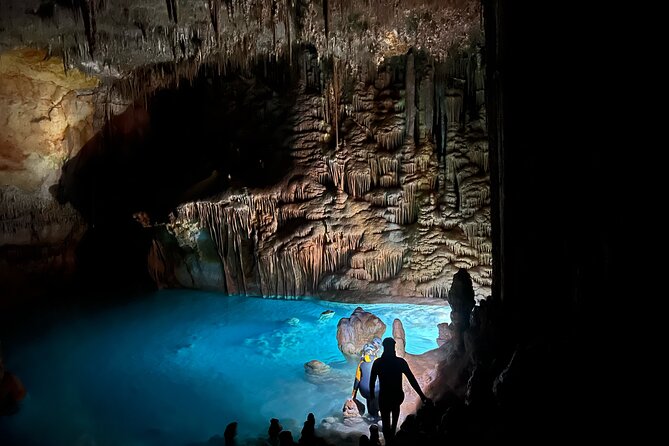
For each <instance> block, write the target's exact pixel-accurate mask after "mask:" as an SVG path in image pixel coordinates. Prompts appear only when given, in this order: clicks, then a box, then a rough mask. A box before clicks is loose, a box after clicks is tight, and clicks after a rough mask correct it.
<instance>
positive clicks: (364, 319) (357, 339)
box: [337, 307, 386, 358]
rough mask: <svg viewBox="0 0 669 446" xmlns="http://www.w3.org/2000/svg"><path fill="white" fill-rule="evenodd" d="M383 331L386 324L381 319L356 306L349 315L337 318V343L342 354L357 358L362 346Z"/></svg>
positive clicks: (379, 335)
mask: <svg viewBox="0 0 669 446" xmlns="http://www.w3.org/2000/svg"><path fill="white" fill-rule="evenodd" d="M385 331H386V324H384V323H383V321H382V320H381V319H379V318H378V317H376V316H375V315H373V314H372V313H369V312H367V311H365V310H363V309H362V307H358V308H356V309H355V310H354V311H353V313H352V314H351V316H350V317H348V318H342V319H340V320H339V323H338V324H337V345H338V346H339V350H340V351H341V352H342V353H343V354H344V355H346V356H352V357H356V358H358V357H359V356H360V352H361V351H362V347H363V346H364V345H365V344H367V343H368V342H371V341H372V340H373V339H374V338H380V337H382V336H383V333H385Z"/></svg>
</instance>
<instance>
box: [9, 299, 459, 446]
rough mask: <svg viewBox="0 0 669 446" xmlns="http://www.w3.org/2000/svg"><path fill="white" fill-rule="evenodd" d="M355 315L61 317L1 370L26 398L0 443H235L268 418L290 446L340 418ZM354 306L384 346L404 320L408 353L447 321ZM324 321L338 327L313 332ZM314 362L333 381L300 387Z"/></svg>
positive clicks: (221, 309) (278, 308)
mask: <svg viewBox="0 0 669 446" xmlns="http://www.w3.org/2000/svg"><path fill="white" fill-rule="evenodd" d="M356 306H358V305H357V304H342V303H334V302H326V301H319V300H300V301H296V300H273V299H260V298H245V297H230V296H221V295H220V294H215V293H206V292H195V291H161V292H158V293H155V294H153V295H150V296H147V297H146V298H145V299H141V300H138V301H134V302H132V303H128V304H125V305H123V306H122V307H116V308H113V309H105V310H100V311H98V312H96V313H95V314H92V315H87V317H86V318H82V317H81V316H80V315H79V316H71V317H69V318H62V317H61V319H60V320H59V322H58V324H57V325H56V326H54V327H53V328H51V329H50V330H49V331H48V333H46V334H45V335H42V336H40V337H39V338H38V339H32V340H28V339H29V338H26V340H24V341H22V343H21V344H20V345H16V344H14V345H12V355H11V357H10V358H7V359H8V360H7V363H8V364H7V365H8V368H9V369H11V370H13V371H14V372H15V373H16V374H17V375H19V377H20V378H21V379H22V380H23V382H24V384H25V385H26V388H27V389H28V392H29V395H28V397H27V398H26V400H24V402H23V407H22V409H21V411H20V412H19V413H18V414H17V415H15V416H13V417H3V418H0V432H4V433H0V443H3V441H4V442H8V441H12V442H16V443H18V444H24V445H45V446H47V445H94V444H95V445H97V446H103V445H161V446H163V445H188V444H198V443H204V442H206V441H207V439H208V438H210V437H211V436H213V435H216V434H219V435H222V434H223V431H224V429H225V426H226V425H227V424H228V423H229V422H231V421H238V422H239V429H238V433H239V438H240V439H243V438H250V437H264V436H265V435H266V432H267V427H268V426H269V419H270V418H272V417H276V418H279V419H280V420H281V423H282V425H283V427H284V429H290V430H292V431H293V435H294V438H295V440H297V439H298V438H299V431H300V429H301V426H302V423H303V422H304V419H305V418H306V415H307V413H309V412H313V413H314V414H315V416H316V419H317V421H319V420H321V419H322V418H324V417H327V416H340V410H341V406H342V404H343V402H344V401H345V399H346V398H347V397H348V396H349V395H350V392H351V386H352V384H353V376H354V369H355V365H354V364H351V363H347V362H346V361H345V360H344V358H343V356H342V354H341V353H340V352H339V350H338V348H337V340H336V331H337V323H338V321H339V319H341V318H342V317H348V316H350V314H351V313H352V312H353V310H354V309H355V307H356ZM360 306H362V307H363V308H364V309H365V310H367V311H370V312H372V313H374V314H376V315H377V316H379V317H380V318H381V319H382V320H383V321H384V322H385V323H386V325H387V327H388V329H387V332H386V336H390V335H391V328H392V321H393V319H394V318H396V317H399V318H400V319H401V320H402V322H403V324H404V328H405V330H406V336H407V351H408V352H410V353H422V352H425V351H427V350H430V349H433V348H436V347H437V344H436V338H437V335H438V331H437V327H436V325H437V324H438V323H440V322H448V321H450V308H449V307H444V306H424V305H408V304H401V305H389V304H360ZM325 310H333V311H334V312H335V314H334V316H333V317H332V318H331V319H328V320H325V321H319V316H320V315H321V313H322V312H323V311H325ZM292 318H297V319H298V320H299V322H297V321H296V320H295V319H292ZM291 319H292V320H291ZM19 342H21V341H19ZM312 359H318V360H320V361H323V362H325V363H327V364H328V365H330V366H332V370H331V373H330V374H329V375H328V376H327V377H326V378H323V379H319V380H314V379H309V378H307V376H306V375H305V372H304V363H305V362H307V361H309V360H312ZM3 438H4V439H3ZM3 444H5V443H3Z"/></svg>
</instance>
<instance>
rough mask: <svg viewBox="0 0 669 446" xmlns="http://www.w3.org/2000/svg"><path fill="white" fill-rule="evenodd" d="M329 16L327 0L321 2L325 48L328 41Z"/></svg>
mask: <svg viewBox="0 0 669 446" xmlns="http://www.w3.org/2000/svg"><path fill="white" fill-rule="evenodd" d="M329 16H330V3H329V2H328V0H323V25H324V27H325V42H326V46H328V47H329V41H330V37H329V36H328V35H329V30H330V26H329V18H330V17H329Z"/></svg>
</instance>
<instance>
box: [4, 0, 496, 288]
mask: <svg viewBox="0 0 669 446" xmlns="http://www.w3.org/2000/svg"><path fill="white" fill-rule="evenodd" d="M400 3H403V4H400ZM400 3H398V2H395V1H394V0H393V1H391V0H381V1H379V2H377V3H376V4H374V5H371V4H360V5H358V4H354V3H353V2H348V1H344V0H341V1H339V0H330V1H316V2H305V1H297V2H286V3H284V2H273V1H270V0H248V1H237V0H234V1H231V2H226V4H225V5H221V4H220V2H207V3H206V4H205V3H202V4H200V3H198V4H195V3H188V2H185V3H184V2H168V6H167V7H166V4H165V2H159V1H157V0H150V1H147V2H142V3H141V4H135V3H132V2H125V1H123V0H107V1H105V2H97V3H96V4H95V5H92V3H91V2H76V3H70V2H54V1H42V2H37V1H32V2H27V3H26V2H23V1H19V0H8V1H7V2H2V4H1V5H0V51H1V50H3V49H8V48H11V47H14V46H15V45H16V44H18V43H22V44H26V42H28V43H29V44H30V45H32V46H33V47H40V48H44V50H43V51H42V52H41V53H39V55H38V56H36V55H35V54H36V53H35V54H32V53H30V52H29V51H28V52H26V51H24V52H21V53H20V57H19V56H16V55H12V54H15V53H7V52H4V53H2V57H0V60H2V61H3V62H2V63H3V64H4V63H7V62H6V61H8V60H9V61H10V65H12V66H14V65H17V64H19V62H20V63H23V64H24V65H26V66H27V67H28V68H27V69H26V70H24V71H25V72H29V71H31V70H32V71H31V72H33V73H43V72H44V71H45V70H47V71H48V70H52V69H53V67H55V66H57V67H58V68H59V74H58V76H61V77H62V78H67V79H68V82H70V83H73V82H74V83H76V82H75V80H76V79H80V78H81V79H86V80H85V82H84V81H83V80H82V82H84V83H83V84H81V85H80V84H77V86H74V84H72V85H70V86H68V88H69V89H68V88H60V89H56V90H54V91H53V92H51V93H49V92H47V93H48V94H47V96H49V97H48V98H45V100H44V101H41V99H39V98H35V99H36V100H33V99H32V96H31V97H27V96H25V97H24V96H22V95H21V94H19V93H17V91H19V90H20V89H21V86H20V85H18V84H17V85H15V84H14V80H12V83H11V84H5V83H3V86H4V85H8V87H7V88H8V90H7V96H6V98H7V99H5V100H6V101H8V102H11V103H12V104H14V105H12V107H14V108H6V110H9V114H8V116H9V117H15V116H18V115H19V113H21V114H22V115H27V116H28V117H29V120H30V126H29V127H26V126H25V125H23V124H21V125H18V124H16V122H18V121H16V120H15V119H14V118H12V121H11V122H9V121H7V122H8V125H6V126H4V128H3V131H4V133H6V134H7V135H9V136H8V137H7V138H5V139H7V141H8V142H7V143H5V142H3V141H4V139H3V140H2V141H0V144H4V145H3V146H2V159H3V162H4V163H5V164H6V166H4V167H3V166H0V169H2V170H1V172H2V173H3V180H6V181H3V185H5V186H6V189H3V191H2V194H3V195H2V206H1V209H0V212H2V213H3V214H2V215H6V216H7V218H5V219H3V225H4V226H5V227H3V229H2V233H0V237H2V240H6V243H5V244H3V245H2V246H0V249H4V250H5V251H6V252H3V254H5V255H3V259H2V260H3V265H4V264H5V263H6V264H7V265H9V264H10V263H11V262H9V261H5V258H10V257H12V258H13V259H17V258H19V257H21V258H31V259H32V258H34V257H36V255H35V253H34V252H33V254H31V255H28V254H29V252H28V251H30V250H33V251H34V250H36V249H39V252H40V254H42V257H45V256H46V257H47V258H50V259H53V261H47V265H44V264H40V268H46V269H54V266H55V265H58V264H63V263H65V264H68V265H69V264H72V263H73V260H72V259H73V258H74V254H73V251H74V248H75V247H76V245H77V241H78V239H79V238H80V237H81V232H83V230H84V228H85V227H86V226H85V224H84V223H88V225H89V230H88V233H87V234H88V235H90V236H91V237H89V239H93V240H94V241H97V244H95V243H93V244H91V246H89V247H88V248H87V249H88V250H80V251H79V255H85V254H86V253H89V254H90V253H91V252H94V253H99V254H97V255H98V257H96V258H95V259H94V260H95V261H91V259H87V260H83V261H82V264H83V265H87V266H91V265H97V264H100V266H99V268H101V269H107V270H109V271H113V269H114V265H118V264H119V263H121V264H124V265H125V263H124V262H120V260H119V259H120V257H121V254H120V253H112V252H105V251H114V250H115V249H119V248H118V246H119V245H120V243H115V242H116V241H122V240H130V239H133V240H134V239H135V238H136V243H135V242H134V241H133V242H128V246H124V249H126V250H130V246H138V248H136V252H134V253H132V254H130V253H128V254H127V255H136V256H138V257H141V260H134V261H133V262H136V264H137V265H139V264H140V263H141V262H143V263H144V265H142V266H143V267H144V270H148V272H149V274H150V276H151V278H152V279H153V281H154V282H155V283H156V284H157V285H158V286H159V287H190V288H204V289H214V290H219V291H223V292H227V293H230V294H247V295H263V296H301V295H318V296H323V297H331V296H343V295H350V296H351V297H352V298H353V299H359V298H364V297H365V296H367V295H374V296H382V297H386V298H389V297H394V296H403V297H411V296H426V297H444V296H446V295H447V293H448V288H449V285H450V282H451V279H452V277H453V275H454V274H455V272H456V271H457V270H458V269H459V268H466V269H467V270H468V271H469V273H470V275H471V276H472V279H473V283H474V289H475V293H476V294H477V296H478V297H483V296H487V295H489V294H490V285H491V271H492V270H491V265H492V258H491V253H492V249H491V246H492V244H491V241H490V206H489V195H490V193H489V190H490V189H489V173H488V148H487V133H486V110H485V106H484V100H483V99H484V92H485V90H484V87H485V85H484V82H483V72H484V68H485V66H484V60H483V57H482V54H481V45H482V42H483V40H482V34H481V30H480V22H479V18H480V5H478V3H477V2H474V1H467V0H457V1H456V0H454V1H448V2H447V3H446V4H443V2H436V0H406V1H405V2H400ZM437 4H439V6H440V7H439V8H434V6H435V5H437ZM170 5H171V6H170ZM370 11H371V12H372V13H371V14H370ZM370 50H371V51H370ZM31 54H32V55H31ZM7 55H10V56H7ZM17 57H18V58H17ZM40 58H42V61H40V60H39V59H40ZM17 60H18V61H19V62H16V61H17ZM12 61H13V62H12ZM47 66H48V67H51V68H48V69H47V68H45V67H47ZM78 70H83V71H84V72H86V73H87V74H89V75H94V76H96V79H94V80H90V79H91V78H86V77H85V76H83V75H81V74H80V72H79V71H78ZM0 75H1V73H0ZM39 76H42V74H40V75H39ZM39 76H37V77H39ZM82 76H83V77H82ZM13 79H14V78H13ZM16 79H20V78H16ZM77 82H78V81H77ZM86 82H88V83H86ZM40 88H41V87H40ZM45 88H46V87H45ZM188 88H190V89H191V90H187V89H188ZM24 90H25V91H26V92H30V91H32V90H35V89H34V88H33V89H32V90H31V89H24ZM3 91H4V90H3ZM45 91H46V90H45ZM179 91H191V92H194V93H196V94H193V95H186V96H188V97H197V98H206V99H203V100H209V101H210V102H211V103H210V104H209V105H208V107H211V108H210V109H208V110H209V111H211V110H214V109H215V108H216V107H217V109H218V110H223V111H221V112H220V113H209V114H208V115H207V114H204V115H203V116H202V119H201V121H202V125H203V126H205V127H208V128H209V129H217V128H219V127H221V131H220V132H219V134H215V133H213V132H212V130H209V132H212V133H211V136H212V138H204V137H202V136H199V135H200V131H199V130H197V129H194V128H193V127H188V126H187V125H186V124H184V123H187V122H190V123H191V124H192V122H193V121H197V119H194V118H192V116H193V115H194V114H195V113H197V112H198V110H199V109H200V108H201V105H202V104H200V103H197V102H193V101H191V102H188V104H187V105H186V106H184V107H183V108H182V107H175V105H174V103H171V102H169V101H167V102H161V101H164V99H165V98H166V97H169V95H170V94H171V92H179ZM1 94H4V93H2V92H0V96H1ZM30 94H32V93H30ZM0 100H1V98H0ZM15 104H23V105H19V106H18V107H24V108H25V107H28V108H30V107H33V108H32V109H26V110H23V109H21V110H18V109H16V105H15ZM25 104H41V105H39V106H36V107H34V106H31V105H25ZM170 107H171V108H170ZM202 108H203V109H204V108H205V107H202ZM166 110H168V111H166ZM180 114H181V115H183V116H182V117H181V118H180V117H179V116H181V115H180ZM165 116H167V117H166V118H165ZM247 118H248V119H247ZM7 119H9V118H7ZM161 119H163V121H161ZM156 122H163V124H162V125H163V128H161V129H158V128H157V127H156ZM15 124H16V125H15ZM182 125H183V126H184V127H183V128H182V127H181V126H182ZM189 125H190V124H189ZM17 126H18V127H17ZM21 126H22V127H21ZM19 127H20V128H19ZM28 128H29V130H30V132H32V133H31V136H30V138H27V137H26V135H27V133H26V129H28ZM199 128H200V127H198V129H199ZM7 130H9V132H7ZM259 130H260V131H259ZM98 131H100V133H96V132H98ZM40 132H41V133H40ZM180 132H181V133H180ZM188 132H191V133H188ZM160 133H163V134H162V135H161V134H160ZM261 134H263V135H267V136H266V139H262V137H261V136H260V135H261ZM13 135H14V136H13ZM21 135H23V136H21ZM184 135H185V136H184ZM5 136H6V135H5ZM152 138H153V139H152ZM212 139H213V140H214V142H213V145H211V146H210V143H209V141H210V140H212ZM175 141H176V142H175ZM43 142H47V143H48V144H46V145H45V144H42V143H43ZM170 144H178V145H174V148H168V147H166V146H167V145H170ZM84 145H85V146H86V150H81V149H82V146H84ZM45 147H49V150H48V154H49V155H48V156H46V155H44V153H45V152H44V148H45ZM203 147H204V148H203ZM161 149H162V150H161ZM56 158H57V159H56ZM17 160H23V161H17ZM40 160H42V161H40ZM47 161H48V163H47ZM21 162H23V163H24V164H25V163H28V164H29V165H30V166H32V167H30V168H29V169H33V170H34V172H33V173H31V174H30V175H26V173H25V171H23V170H21V169H22V168H20V167H17V166H19V164H20V163H21ZM17 163H19V164H17ZM28 164H26V166H27V165H28ZM47 164H48V165H49V166H51V167H49V168H48V169H47V170H48V172H47V171H46V170H44V166H45V165H47ZM127 166H131V168H126V167H127ZM35 169H36V170H35ZM170 169H172V170H170ZM61 171H62V175H61V176H60V178H58V176H59V175H60V174H61ZM119 171H123V172H124V174H123V175H119V174H118V172H119ZM251 177H253V178H255V179H256V180H257V179H258V178H262V179H264V181H255V180H254V181H251V179H250V178H251ZM31 182H32V184H37V183H39V185H40V186H39V190H40V191H41V192H40V193H37V192H35V190H36V189H32V191H31V190H30V188H28V189H25V190H23V191H21V190H19V191H18V192H17V189H16V188H18V189H21V187H24V188H25V186H26V184H28V183H31ZM5 186H3V187H5ZM31 187H33V186H31ZM49 189H51V192H52V194H53V195H55V196H56V197H57V198H58V200H59V201H60V202H62V203H69V204H70V205H72V206H73V207H74V208H75V209H76V211H75V210H73V209H72V208H71V207H67V205H61V204H57V205H56V204H54V202H53V199H52V198H51V194H49V195H47V194H46V193H45V191H48V190H49ZM26 191H27V192H26ZM26 193H27V194H29V195H30V196H29V197H28V198H26V197H25V194H26ZM22 194H23V195H22ZM37 197H39V198H37ZM24 202H30V204H29V205H26V206H23V205H22V204H20V203H24ZM16 203H19V204H16ZM49 206H57V211H54V210H51V208H49ZM23 208H25V209H23ZM22 209H23V210H22ZM34 209H40V210H44V209H46V212H39V213H35V212H33V211H31V210H34ZM17 212H19V213H22V215H23V216H21V217H19V216H17V215H15V214H16V213H17ZM31 212H33V213H32V214H31ZM170 213H171V216H172V218H169V217H168V214H170ZM30 215H38V216H37V217H34V218H33V217H30ZM55 215H58V217H57V220H54V218H56V217H54V216H55ZM134 215H142V216H143V218H142V219H141V221H139V220H137V222H139V223H141V226H138V227H137V228H139V227H141V228H142V230H141V233H140V230H139V229H137V228H134V227H131V226H130V224H129V223H128V222H129V221H131V220H132V219H133V216H134ZM49 216H51V217H49ZM31 219H32V220H31ZM42 220H44V221H42ZM5 221H8V222H9V223H5ZM29 221H32V223H30V222H29ZM54 221H57V222H58V224H57V225H56V224H54V223H53V222H54ZM8 225H9V226H8ZM121 226H123V227H124V228H125V231H127V232H121V231H119V229H118V228H119V227H121ZM68 228H71V229H68ZM75 228H76V230H77V231H79V232H72V231H73V230H74V229H75ZM49 231H51V232H49ZM54 231H55V232H58V237H56V238H57V239H58V240H63V238H65V239H66V240H67V247H65V246H63V244H62V242H52V241H49V242H48V243H46V244H44V243H42V239H44V240H46V238H45V237H46V235H45V234H46V233H49V234H54ZM96 231H97V232H96ZM94 232H96V233H95V234H92V233H94ZM35 234H37V235H38V236H39V237H41V238H40V240H38V241H36V236H35ZM64 234H70V235H68V236H67V237H64ZM93 235H94V236H93ZM39 237H38V238H39ZM113 237H116V239H114V238H113ZM147 238H149V240H145V239H147ZM100 239H102V242H100ZM54 240H55V239H54ZM105 240H109V241H108V242H107V243H106V244H105ZM37 247H39V248H37ZM47 248H48V249H47ZM81 253H84V254H81ZM31 256H32V257H31ZM64 259H65V260H64ZM37 263H39V261H38V262H37ZM24 269H25V268H24ZM107 275H111V273H107ZM126 277H127V275H126ZM104 279H105V280H108V278H104Z"/></svg>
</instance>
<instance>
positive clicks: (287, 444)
mask: <svg viewBox="0 0 669 446" xmlns="http://www.w3.org/2000/svg"><path fill="white" fill-rule="evenodd" d="M279 444H280V445H281V446H293V445H294V444H295V441H294V440H293V433H292V432H291V431H281V433H280V434H279Z"/></svg>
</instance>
